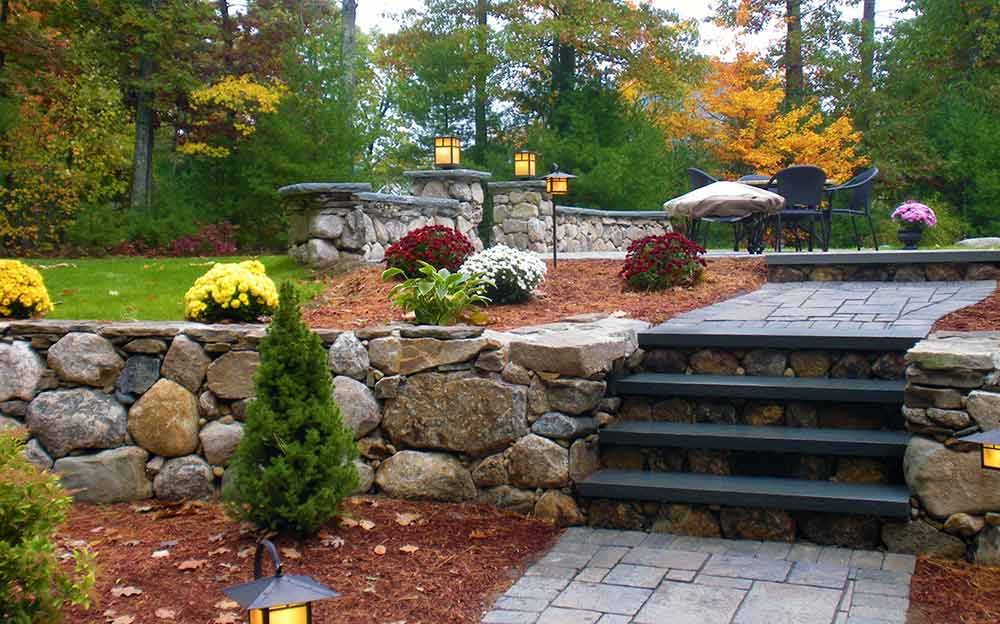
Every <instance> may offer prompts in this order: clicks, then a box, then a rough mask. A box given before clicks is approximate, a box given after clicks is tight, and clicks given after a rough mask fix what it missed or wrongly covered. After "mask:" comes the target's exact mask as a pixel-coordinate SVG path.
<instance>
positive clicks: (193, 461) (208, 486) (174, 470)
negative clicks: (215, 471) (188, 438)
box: [153, 455, 215, 500]
mask: <svg viewBox="0 0 1000 624" xmlns="http://www.w3.org/2000/svg"><path fill="white" fill-rule="evenodd" d="M153 491H154V492H156V498H159V499H163V500H210V499H212V498H215V480H214V477H213V476H212V467H211V466H209V465H208V463H207V462H205V460H204V459H202V458H200V457H198V456H197V455H187V456H186V457H175V458H174V459H170V460H167V461H166V462H165V463H164V464H163V468H161V469H160V472H159V473H157V475H156V478H155V479H153Z"/></svg>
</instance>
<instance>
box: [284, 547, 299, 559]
mask: <svg viewBox="0 0 1000 624" xmlns="http://www.w3.org/2000/svg"><path fill="white" fill-rule="evenodd" d="M281 556H282V557H284V558H286V559H301V558H302V553H300V552H299V551H297V550H295V549H294V548H292V547H291V546H286V547H284V548H282V549H281Z"/></svg>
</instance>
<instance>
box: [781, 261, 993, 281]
mask: <svg viewBox="0 0 1000 624" xmlns="http://www.w3.org/2000/svg"><path fill="white" fill-rule="evenodd" d="M996 279H1000V264H997V263H981V262H979V263H976V262H970V263H964V262H956V263H934V264H932V263H928V264H918V263H907V264H822V265H805V264H803V265H787V264H786V265H769V266H768V267H767V281H769V282H961V281H976V280H996Z"/></svg>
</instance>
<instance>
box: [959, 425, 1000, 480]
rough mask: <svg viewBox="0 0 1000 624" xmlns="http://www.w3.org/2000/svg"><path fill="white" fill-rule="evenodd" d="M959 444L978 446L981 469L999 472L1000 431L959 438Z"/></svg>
mask: <svg viewBox="0 0 1000 624" xmlns="http://www.w3.org/2000/svg"><path fill="white" fill-rule="evenodd" d="M958 441H959V442H971V443H973V444H978V445H979V447H980V452H981V453H982V459H983V469H985V470H1000V430H997V429H994V430H991V431H983V432H982V433H974V434H972V435H968V436H965V437H964V438H959V439H958Z"/></svg>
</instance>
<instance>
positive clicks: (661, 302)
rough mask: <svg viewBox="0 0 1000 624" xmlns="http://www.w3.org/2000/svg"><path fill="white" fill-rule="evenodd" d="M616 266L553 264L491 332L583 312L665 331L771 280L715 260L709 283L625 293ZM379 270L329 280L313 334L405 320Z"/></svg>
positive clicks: (742, 261) (749, 264)
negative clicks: (668, 324) (666, 325)
mask: <svg viewBox="0 0 1000 624" xmlns="http://www.w3.org/2000/svg"><path fill="white" fill-rule="evenodd" d="M621 266H622V263H621V261H618V260H563V261H561V262H559V266H558V268H555V269H554V268H553V267H552V264H551V262H549V263H548V274H547V275H546V278H545V282H543V283H542V285H541V286H539V288H538V290H537V291H536V292H535V296H534V297H533V298H532V299H531V300H530V301H527V302H525V303H519V304H513V305H496V306H490V307H488V308H486V312H487V314H488V316H489V319H490V321H489V325H488V326H489V327H490V328H491V329H498V330H503V329H511V328H514V327H523V326H525V325H537V324H542V323H551V322H555V321H559V320H561V319H564V318H566V317H568V316H572V315H574V314H581V313H585V312H606V313H612V312H624V313H625V315H626V316H628V317H631V318H636V319H642V320H645V321H650V322H652V323H661V322H663V321H665V320H666V319H668V318H671V317H673V316H676V315H677V314H680V313H682V312H687V311H689V310H693V309H696V308H701V307H704V306H707V305H711V304H713V303H716V302H718V301H722V300H724V299H729V298H732V297H735V296H736V295H739V294H742V293H745V292H749V291H752V290H756V289H758V288H760V287H761V286H762V285H763V284H764V282H765V281H766V279H767V275H766V269H765V267H764V263H763V260H762V259H759V258H713V259H710V260H708V271H706V274H705V279H704V280H703V281H702V282H701V283H699V284H698V285H696V286H695V287H693V288H673V289H668V290H664V291H661V292H636V291H631V290H626V289H625V288H623V282H622V281H621V279H619V277H618V271H619V270H621ZM381 272H382V269H381V267H365V268H362V269H358V270H356V271H353V272H351V273H347V274H345V275H339V276H336V277H331V278H328V279H327V282H326V288H325V291H324V293H323V294H322V295H320V296H319V297H318V298H317V300H316V302H314V303H313V304H312V305H310V306H309V307H308V308H307V309H306V310H305V311H304V316H305V318H306V321H307V322H308V323H309V324H310V325H311V326H313V327H331V328H339V329H353V328H357V327H365V326H369V325H379V324H383V323H387V322H389V321H394V320H402V319H403V314H402V313H401V312H400V311H399V310H398V309H397V308H395V307H393V306H392V304H391V303H389V300H388V298H387V294H388V292H389V289H390V288H391V287H392V283H386V282H382V281H381V279H380V276H381Z"/></svg>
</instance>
